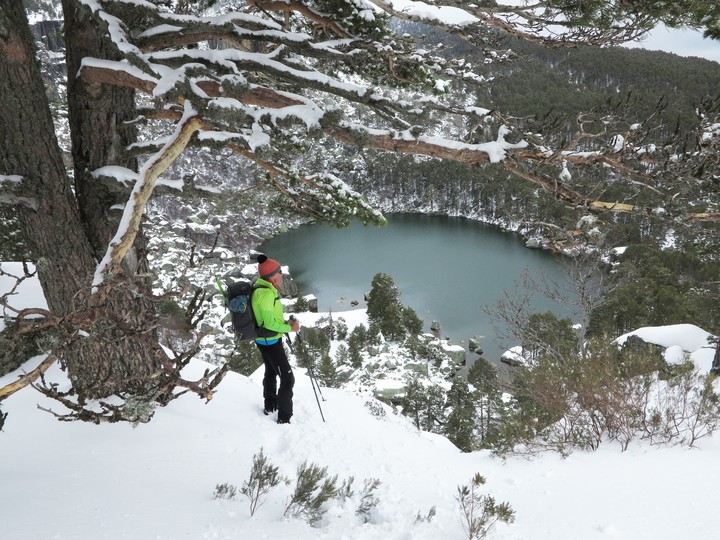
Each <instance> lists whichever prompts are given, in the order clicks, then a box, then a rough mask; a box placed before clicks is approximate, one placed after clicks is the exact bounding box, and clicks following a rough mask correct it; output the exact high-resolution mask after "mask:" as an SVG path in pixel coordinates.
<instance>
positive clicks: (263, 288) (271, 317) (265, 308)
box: [252, 278, 292, 341]
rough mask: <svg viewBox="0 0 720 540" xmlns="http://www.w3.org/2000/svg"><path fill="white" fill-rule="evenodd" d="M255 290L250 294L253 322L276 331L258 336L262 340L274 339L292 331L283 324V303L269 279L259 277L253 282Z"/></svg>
mask: <svg viewBox="0 0 720 540" xmlns="http://www.w3.org/2000/svg"><path fill="white" fill-rule="evenodd" d="M255 287H257V288H256V289H255V291H254V292H253V296H252V308H253V313H255V322H256V323H257V324H258V326H261V327H263V328H266V329H267V330H270V331H272V332H276V333H275V334H274V335H273V334H271V335H269V336H267V337H262V338H258V339H259V340H260V341H262V340H268V341H271V340H274V339H280V338H282V335H283V334H287V333H288V332H292V327H291V326H290V325H289V324H285V317H284V316H283V305H282V302H280V295H278V292H277V289H276V288H275V287H273V284H272V283H270V282H269V281H265V280H264V279H262V278H259V279H258V280H257V281H256V282H255Z"/></svg>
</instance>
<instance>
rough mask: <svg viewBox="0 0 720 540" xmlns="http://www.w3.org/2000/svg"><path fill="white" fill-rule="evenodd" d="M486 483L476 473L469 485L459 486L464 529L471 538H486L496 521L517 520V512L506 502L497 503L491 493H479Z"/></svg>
mask: <svg viewBox="0 0 720 540" xmlns="http://www.w3.org/2000/svg"><path fill="white" fill-rule="evenodd" d="M484 484H485V478H484V477H483V476H482V475H480V474H476V475H475V476H474V477H473V479H472V481H471V482H470V485H469V486H458V488H457V495H456V497H455V499H456V500H457V501H458V504H459V505H460V512H461V514H462V521H463V530H464V531H465V534H466V535H467V537H468V539H469V540H478V539H480V538H485V536H486V535H487V533H488V532H490V529H492V528H493V526H494V525H495V523H497V522H498V521H502V522H503V523H512V522H513V521H515V512H514V511H513V510H512V508H511V507H510V505H509V504H508V503H506V502H504V503H500V504H497V503H496V502H495V499H494V498H493V497H491V496H490V495H483V494H480V493H479V488H480V486H482V485H484Z"/></svg>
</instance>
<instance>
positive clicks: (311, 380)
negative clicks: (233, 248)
mask: <svg viewBox="0 0 720 540" xmlns="http://www.w3.org/2000/svg"><path fill="white" fill-rule="evenodd" d="M290 319H291V320H293V319H295V317H293V316H292V315H291V316H290ZM285 340H286V341H287V344H288V347H290V352H292V353H293V354H295V349H294V348H293V345H292V341H290V335H289V334H285ZM295 340H296V341H299V340H300V336H299V335H298V337H297V338H296V339H295ZM307 367H308V375H309V376H310V385H311V386H312V389H313V394H315V401H316V402H317V406H318V409H319V410H320V418H322V421H323V422H325V415H324V414H323V410H322V407H321V406H320V399H319V398H318V392H319V391H320V385H319V384H318V382H317V379H315V374H314V373H313V370H312V366H311V365H310V362H308V363H307ZM316 386H317V390H315V387H316ZM320 395H321V396H322V392H320ZM323 401H325V398H324V397H323Z"/></svg>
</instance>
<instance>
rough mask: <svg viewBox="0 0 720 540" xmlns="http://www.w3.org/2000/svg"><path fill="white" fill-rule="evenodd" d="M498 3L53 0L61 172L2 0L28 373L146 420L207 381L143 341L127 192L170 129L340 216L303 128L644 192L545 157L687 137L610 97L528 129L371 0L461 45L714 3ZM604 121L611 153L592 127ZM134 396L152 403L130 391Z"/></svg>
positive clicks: (561, 194)
mask: <svg viewBox="0 0 720 540" xmlns="http://www.w3.org/2000/svg"><path fill="white" fill-rule="evenodd" d="M516 4H518V3H517V2H508V3H507V4H505V3H503V2H499V3H498V2H478V3H471V2H454V1H453V2H450V1H448V2H443V1H439V2H434V3H433V4H431V5H427V4H424V3H422V4H421V3H415V2H410V1H405V0H392V1H391V0H373V1H370V0H314V1H313V0H288V1H282V2H278V1H275V0H247V1H246V2H233V3H227V4H226V3H224V2H212V1H204V0H203V1H198V2H187V1H172V0H171V1H169V2H164V1H163V2H160V1H146V0H104V1H103V0H99V1H96V0H63V1H62V6H63V12H64V19H65V28H66V32H65V36H66V41H67V42H66V47H67V64H68V68H69V69H68V100H69V113H70V127H71V137H72V151H73V167H74V170H73V174H72V175H69V174H68V173H67V172H66V170H65V168H64V166H63V161H62V155H61V151H60V148H59V146H58V143H57V141H56V139H55V136H54V128H53V124H52V119H51V116H50V111H49V107H48V102H47V98H46V96H45V93H44V90H43V83H42V80H41V78H40V74H39V70H38V66H37V63H36V62H35V61H34V59H35V58H36V51H35V47H34V44H33V40H32V37H31V35H30V32H29V30H28V24H27V18H26V14H25V13H24V11H23V9H22V6H21V3H20V2H3V3H2V4H0V103H2V106H3V111H4V112H3V122H2V123H1V124H0V140H2V141H3V142H2V144H1V145H0V202H4V203H10V204H14V205H17V209H18V220H19V223H20V226H21V228H22V230H23V233H24V236H25V240H26V241H27V242H28V249H29V250H31V252H32V253H33V254H34V258H35V260H36V263H37V269H38V275H39V278H40V281H41V283H42V286H43V289H44V292H45V295H46V297H47V300H48V310H44V311H43V312H42V315H44V318H43V319H41V322H37V321H30V320H28V319H27V316H28V315H29V312H23V311H19V312H18V313H17V319H18V322H19V324H18V325H17V326H16V328H17V330H16V332H17V334H16V338H17V340H20V339H21V338H22V336H23V335H25V334H28V333H30V332H37V331H47V330H48V329H53V330H54V333H53V336H55V337H54V338H53V339H52V340H51V342H50V345H49V347H48V349H49V351H50V356H49V358H53V359H58V360H60V361H61V363H62V365H63V366H65V367H66V368H67V370H68V372H69V375H70V380H71V382H72V386H73V388H72V389H70V391H68V392H61V391H59V390H58V389H54V388H47V387H43V386H42V385H40V386H39V388H41V389H42V390H43V391H45V392H46V393H48V394H49V395H52V396H53V397H55V398H56V399H58V400H59V401H61V402H62V403H63V404H64V405H65V406H66V407H68V408H69V409H70V410H71V413H69V414H68V415H67V416H66V415H61V416H62V417H63V418H65V419H78V418H80V419H88V420H93V421H116V420H131V421H146V420H147V419H149V417H150V416H151V408H152V406H154V405H155V404H164V403H167V402H168V401H169V400H171V399H174V398H175V397H177V396H178V395H179V394H181V393H184V392H185V391H194V392H196V393H198V394H199V395H201V396H202V397H205V398H206V399H209V398H210V397H212V390H213V388H214V387H215V385H216V384H218V383H219V382H220V380H221V379H222V376H223V374H224V371H223V370H217V371H216V372H213V373H206V374H205V376H204V377H203V378H202V379H201V380H200V381H186V380H184V379H182V377H181V376H180V370H181V369H182V367H183V366H184V365H185V364H186V363H187V361H188V359H189V358H190V357H191V356H192V354H194V351H195V349H196V347H197V343H198V342H199V339H200V337H201V336H198V341H197V342H196V343H195V345H193V346H191V347H190V348H188V349H187V350H184V351H179V352H176V353H168V352H167V351H166V350H165V349H163V348H162V347H161V346H160V343H159V341H158V339H157V333H156V332H157V316H156V314H155V310H154V303H155V302H156V301H157V300H158V298H156V297H153V295H152V294H151V291H150V288H149V280H148V275H147V261H146V257H145V254H144V247H145V238H144V234H143V229H142V220H143V210H144V207H145V204H146V203H147V201H148V199H149V198H150V197H151V196H152V194H153V190H154V186H155V184H156V182H157V180H158V178H159V177H160V176H161V175H162V174H163V172H164V171H165V170H167V168H168V167H169V166H170V165H171V164H172V162H173V161H174V160H175V159H176V158H177V156H178V155H179V154H180V153H181V152H182V151H183V149H184V148H186V147H187V146H188V145H201V146H207V147H210V148H216V149H229V150H231V151H232V152H234V153H236V154H237V155H238V156H241V157H243V158H245V159H246V160H248V161H250V162H252V163H254V164H255V165H256V166H257V167H258V168H259V169H260V170H262V171H264V173H265V176H264V179H263V180H262V182H261V183H262V187H266V188H269V189H273V190H276V191H277V192H278V193H279V194H280V195H281V197H282V198H284V200H285V201H286V204H287V205H288V206H290V207H291V208H292V209H294V210H295V211H297V212H301V213H304V214H306V215H309V216H310V217H312V218H314V219H318V220H327V221H331V222H335V223H341V224H342V223H347V222H348V221H349V220H350V219H352V218H357V219H360V220H362V221H365V222H375V223H382V222H383V221H384V218H383V217H382V215H381V214H380V213H379V212H377V211H376V210H375V209H373V208H372V207H371V206H370V205H369V204H368V203H367V202H366V201H365V200H364V198H363V197H362V196H361V195H360V194H358V193H357V192H355V191H353V190H352V189H351V188H350V187H349V186H348V185H347V184H346V183H345V182H344V181H343V180H342V179H341V178H339V177H338V176H337V175H335V174H333V173H332V172H331V171H327V170H319V171H310V170H305V169H304V168H302V167H301V166H299V163H301V162H299V161H298V156H299V155H300V154H302V153H303V151H307V150H308V148H309V145H308V141H310V140H312V139H316V140H318V141H323V140H328V139H330V140H334V141H338V142H339V143H342V144H345V145H349V146H351V147H356V148H369V149H376V150H383V151H389V152H396V153H408V154H416V155H424V156H431V157H436V158H447V159H454V160H458V161H462V162H465V163H469V164H474V165H483V164H488V163H501V164H503V165H504V166H505V167H506V168H507V169H508V170H509V171H511V172H512V173H514V174H516V175H518V176H519V177H520V178H523V179H525V180H527V181H530V182H532V183H534V184H536V185H538V186H539V187H540V188H541V189H544V190H546V191H548V192H550V193H553V194H554V195H555V196H556V197H558V198H559V199H561V200H564V201H567V202H568V203H569V204H571V205H573V206H575V207H578V208H581V209H583V211H587V212H607V211H635V212H637V211H640V212H644V213H645V212H648V211H651V210H649V209H647V208H636V207H635V206H632V205H629V204H621V203H619V202H618V201H609V202H607V201H597V200H595V199H594V198H593V197H592V196H590V195H587V194H583V193H580V192H578V191H576V190H575V189H574V188H573V186H572V185H569V184H565V183H563V182H562V181H561V180H559V179H558V178H557V172H556V171H557V168H558V166H559V165H560V164H561V163H567V165H568V166H569V167H570V168H572V167H581V166H589V165H593V166H601V167H610V168H614V169H615V170H617V171H618V172H619V174H621V175H623V176H624V177H626V178H628V179H629V180H631V181H635V182H637V181H639V180H637V178H636V177H638V178H641V179H642V178H645V177H648V176H650V175H652V174H653V173H654V171H658V170H659V171H661V172H665V171H668V170H670V169H669V167H663V166H662V162H661V161H659V160H660V159H662V160H663V161H664V162H665V163H672V164H675V163H678V162H681V161H683V158H684V157H685V156H687V155H693V156H696V155H697V153H696V152H695V148H680V147H675V146H672V145H668V146H666V147H663V148H661V149H659V150H658V149H656V148H655V149H653V148H650V147H648V146H647V145H645V144H644V142H645V141H644V139H643V138H642V135H643V134H646V132H645V131H644V130H642V129H637V128H635V127H632V128H631V126H630V125H628V123H627V122H623V121H622V119H621V118H620V119H618V118H615V117H611V116H607V117H597V118H595V120H594V122H592V123H588V124H587V125H586V124H583V126H582V128H583V129H582V131H581V135H580V136H579V137H578V138H577V139H575V140H572V141H554V140H545V139H543V137H542V136H541V135H540V134H538V133H536V132H534V131H529V130H528V129H527V124H526V123H524V122H522V121H520V120H518V119H513V118H512V117H510V116H504V115H501V114H499V113H498V112H495V111H490V110H487V109H485V108H483V107H482V106H481V105H482V104H478V103H475V101H474V98H473V97H472V96H473V93H472V92H471V91H469V90H470V89H471V88H472V86H473V85H477V84H485V81H484V80H483V79H482V77H480V76H479V75H478V74H477V73H475V72H474V70H473V65H472V63H471V62H466V61H464V60H463V59H452V60H448V59H445V58H443V57H442V56H441V55H439V54H438V51H437V50H436V49H437V47H436V46H434V45H430V44H419V43H416V42H414V40H413V39H412V38H411V37H410V36H407V35H398V34H396V33H395V32H393V30H392V28H391V25H390V20H391V17H395V18H397V19H404V20H412V21H422V22H424V23H429V24H435V25H437V26H439V27H441V28H443V29H445V30H447V31H449V32H452V33H454V34H456V35H458V36H461V37H463V38H464V39H467V40H468V41H469V42H470V43H473V44H475V45H481V46H482V50H483V51H485V54H486V59H487V61H488V62H490V61H500V60H502V59H503V58H506V57H507V56H508V55H507V53H506V52H505V51H501V50H498V49H493V48H492V45H491V44H492V43H493V42H494V38H496V37H498V36H502V35H507V34H510V35H514V36H517V37H520V38H522V39H526V40H531V41H536V42H541V43H545V44H548V45H568V44H570V45H574V44H594V45H606V44H613V43H619V42H622V41H626V40H629V39H633V38H636V37H638V36H640V35H642V34H643V33H644V32H646V31H647V30H648V29H650V28H652V27H653V26H655V25H656V24H657V23H658V22H661V21H662V22H666V23H668V24H671V25H690V26H694V27H699V28H703V29H705V30H706V32H707V34H708V35H709V36H712V37H719V36H718V34H719V33H720V31H719V29H718V21H719V20H720V8H718V6H717V4H716V3H714V2H707V1H699V0H687V1H685V2H673V3H672V4H670V3H665V2H663V3H638V2H627V1H625V0H616V1H611V2H607V1H604V0H603V1H601V0H592V1H588V2H582V3H577V2H574V1H570V0H541V1H539V2H535V3H525V2H523V3H521V5H516ZM230 9H235V11H230ZM598 125H599V126H601V127H600V129H599V130H595V131H592V130H591V127H593V126H594V127H597V126H598ZM710 125H711V126H712V125H715V124H714V123H712V122H710ZM478 128H481V129H478ZM159 133H164V135H159ZM139 135H142V136H139ZM620 136H621V137H622V138H623V140H624V144H623V148H622V150H621V151H620V152H618V151H617V149H616V147H615V146H613V145H612V144H610V142H609V141H611V140H613V138H615V140H618V139H617V137H620ZM717 136H718V135H717V131H713V132H711V137H713V138H717ZM701 143H702V144H704V145H705V146H706V147H707V146H708V141H707V140H705V139H702V140H701ZM313 148H322V144H320V145H318V146H314V147H313ZM658 152H659V153H660V154H661V156H660V157H656V156H655V154H656V153H658ZM648 163H651V164H652V166H648ZM543 166H549V167H551V170H552V171H554V172H553V173H550V174H549V173H545V172H543V169H542V167H543ZM570 177H571V178H572V175H570ZM128 183H130V184H132V185H133V186H134V187H133V188H132V189H128V188H127V187H126V184H128ZM652 189H656V190H657V188H652ZM663 193H664V194H666V195H667V196H668V198H669V197H670V195H672V194H674V193H675V192H674V191H673V190H672V189H667V190H666V191H663ZM117 208H122V212H118V210H117ZM687 218H688V219H691V220H717V219H718V214H717V213H715V212H714V211H711V212H704V213H702V214H697V215H688V216H687ZM98 261H100V262H99V264H98ZM176 293H177V291H176ZM2 302H3V304H4V305H6V304H7V303H6V302H5V300H2ZM9 308H11V306H9ZM36 312H37V311H36ZM38 376H39V374H38ZM177 388H180V389H182V390H181V391H180V392H177V391H176V389H177ZM13 391H14V390H13ZM113 394H118V395H120V396H121V397H122V398H125V401H124V403H125V404H126V405H128V406H127V407H126V406H125V405H111V404H109V403H105V402H103V404H102V405H101V407H100V409H99V410H98V409H95V410H93V411H90V410H89V409H88V408H86V407H85V404H86V400H87V399H90V398H102V397H106V396H109V395H113ZM4 395H7V392H4V393H0V399H2V397H3V396H4ZM138 401H140V402H142V403H144V404H146V405H148V408H149V409H150V412H147V411H145V412H141V413H139V412H137V411H139V410H140V409H142V407H139V408H138V407H137V406H136V405H137V402H138ZM131 402H132V403H133V407H130V406H129V404H130V403H131Z"/></svg>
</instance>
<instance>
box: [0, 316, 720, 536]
mask: <svg viewBox="0 0 720 540" xmlns="http://www.w3.org/2000/svg"><path fill="white" fill-rule="evenodd" d="M362 316H363V315H362V312H354V313H348V314H346V319H347V320H348V325H349V326H352V325H353V321H354V320H357V319H356V317H362ZM315 317H317V315H311V314H308V315H305V316H301V322H303V323H304V324H307V325H311V324H312V323H313V320H314V318H315ZM685 330H687V332H684V331H683V329H682V328H672V329H668V328H663V329H656V330H655V331H654V332H653V331H652V330H650V329H644V330H643V332H644V333H645V334H646V335H647V334H654V335H662V336H665V337H669V336H670V335H671V331H678V332H677V335H676V336H675V337H676V338H677V339H676V340H675V341H674V344H677V345H685V346H686V347H687V346H688V345H687V344H688V342H690V343H691V344H693V345H694V344H696V343H697V331H696V330H695V327H691V328H690V327H688V328H685ZM689 332H691V333H692V334H693V335H692V336H690V335H689ZM651 337H652V336H651ZM688 338H690V339H688ZM666 346H667V345H666ZM706 353H707V350H706V348H705V347H700V349H698V351H696V352H695V353H692V356H694V355H695V354H706ZM39 361H40V358H35V359H32V360H30V361H29V362H28V363H26V364H25V365H24V366H23V368H21V370H18V371H17V372H15V373H12V374H9V375H6V376H5V377H2V378H0V386H1V385H4V384H7V383H9V382H12V381H14V380H15V379H16V378H17V376H18V375H19V374H21V372H22V371H29V370H30V369H32V368H33V367H34V366H35V365H36V364H37V363H38V362H39ZM206 367H207V365H206V364H204V363H202V362H200V361H196V362H194V363H192V364H191V365H190V366H189V367H188V369H187V373H186V375H187V376H188V377H192V376H193V375H195V376H196V377H198V376H200V375H201V374H202V371H203V370H204V369H205V368H206ZM260 377H261V375H260V374H258V373H256V374H254V375H253V376H251V377H244V376H241V375H237V374H233V373H230V374H228V376H227V377H226V379H225V381H224V382H223V383H222V384H221V385H220V387H219V389H218V392H217V393H216V395H215V397H214V398H213V399H212V400H211V401H210V402H208V403H205V402H204V401H203V400H200V399H198V398H196V397H190V396H184V397H182V398H180V399H178V400H176V401H174V402H172V403H171V404H170V405H169V406H168V407H166V408H163V409H159V410H158V411H157V413H156V416H155V418H154V419H153V420H152V421H151V422H150V423H149V424H144V425H139V426H138V427H136V428H133V427H132V426H130V425H126V424H109V425H99V426H98V425H92V424H86V423H79V422H76V423H63V422H58V421H57V420H56V419H55V418H54V417H53V416H52V415H50V414H49V413H47V412H44V411H42V410H40V409H39V408H38V405H40V406H41V407H46V408H52V409H53V410H56V411H58V412H61V409H60V408H59V407H60V406H59V405H58V404H56V403H52V402H50V401H48V400H47V399H46V398H44V397H43V396H42V395H40V394H39V393H37V392H35V391H34V390H32V389H25V390H23V391H21V392H19V393H17V394H15V395H13V396H11V397H10V398H8V399H7V400H5V401H3V402H2V410H3V412H6V413H8V418H7V421H6V423H5V427H4V430H3V432H2V433H0V477H1V478H2V482H0V509H1V510H0V522H1V530H2V533H1V534H0V538H2V539H3V540H50V539H58V540H59V539H71V540H85V539H87V540H103V539H108V540H120V539H129V540H161V539H167V540H177V539H180V538H192V539H202V538H208V539H240V538H242V539H253V540H254V539H261V538H273V539H277V538H293V539H294V540H305V539H311V538H312V539H315V538H326V539H333V540H335V539H348V540H350V539H353V540H355V539H357V540H365V539H367V540H370V539H383V540H410V539H413V540H414V539H432V540H438V539H454V538H458V539H462V538H467V536H466V535H465V533H464V532H463V528H462V525H461V515H460V511H459V507H458V504H457V501H456V500H455V495H456V492H457V486H458V485H463V484H469V482H470V479H471V478H472V476H473V475H474V474H475V473H480V474H482V475H483V476H485V477H486V478H487V484H486V485H485V486H483V492H485V493H487V494H490V495H492V496H493V497H495V498H496V500H497V501H498V502H500V501H506V502H508V503H509V504H510V505H511V506H512V508H513V510H514V511H515V513H516V520H515V522H514V523H513V524H510V525H505V524H499V525H498V526H497V527H496V528H495V529H493V530H492V531H491V533H490V534H489V536H488V538H492V539H495V540H528V539H532V540H593V539H608V540H610V539H613V540H614V539H628V540H643V539H648V540H676V539H678V538H692V539H694V540H711V539H715V538H717V537H718V534H717V524H716V520H715V515H714V512H713V511H712V502H713V500H714V497H715V494H716V492H717V487H718V485H720V468H719V467H717V462H718V460H719V459H720V437H718V436H715V437H713V438H707V439H703V440H701V441H700V442H699V448H696V449H687V448H684V447H682V448H681V447H654V446H653V447H651V446H649V445H646V444H644V443H642V442H637V443H634V444H633V445H632V446H631V447H630V449H629V450H628V451H626V452H621V451H620V450H619V448H618V446H617V445H610V444H608V445H605V446H602V447H601V448H600V450H598V451H596V452H592V453H586V452H575V453H573V454H571V455H570V456H569V457H567V458H562V457H560V456H558V455H557V454H550V453H548V454H544V455H540V456H537V457H533V458H529V459H528V458H520V457H512V458H509V459H507V460H501V459H498V458H495V457H492V456H491V455H490V454H489V453H488V452H475V453H470V454H463V453H460V452H459V451H458V450H457V449H456V448H455V447H454V446H453V445H452V444H450V443H449V442H448V441H447V440H446V439H445V438H443V437H441V436H438V435H433V434H427V433H422V432H419V431H417V430H416V429H415V428H414V427H413V426H412V425H411V424H410V422H409V421H408V420H407V419H405V418H403V417H400V416H397V415H396V414H394V413H393V412H391V411H390V410H389V409H388V408H386V407H384V408H383V410H384V411H385V414H384V415H380V416H378V413H377V410H378V406H379V404H378V402H376V401H371V398H370V397H369V396H367V395H362V394H357V393H356V394H353V393H349V392H346V391H341V390H333V389H329V388H324V389H323V395H324V398H325V400H324V401H321V406H322V410H323V413H324V416H325V419H326V422H323V421H322V419H321V416H320V412H319V409H318V404H317V403H316V400H315V396H314V394H313V391H312V387H311V385H310V380H309V379H308V378H307V377H306V376H305V375H304V373H303V370H301V369H296V377H297V383H296V392H295V416H294V417H293V423H292V424H290V425H277V424H276V423H275V422H274V421H273V418H272V417H266V416H264V415H263V414H262V411H261V403H262V399H261V394H262V387H261V384H260ZM48 379H49V380H50V381H57V382H58V383H59V384H60V385H61V387H66V386H67V381H66V379H65V377H64V375H63V374H62V373H61V372H60V371H59V369H58V368H57V367H53V368H51V370H50V372H49V373H48ZM368 403H372V404H373V406H372V407H370V406H368ZM373 411H374V414H373ZM261 448H262V449H263V452H264V454H265V456H266V457H267V458H268V460H269V462H270V463H272V464H274V465H276V466H278V467H279V468H280V472H281V474H283V475H284V476H286V477H288V478H289V479H291V481H292V482H291V484H290V485H285V484H281V485H279V486H277V487H276V488H274V489H273V490H271V491H270V493H269V494H268V496H267V497H266V499H265V502H264V504H263V505H262V506H261V507H260V508H259V509H258V511H257V512H256V514H255V515H254V516H252V517H251V516H250V511H249V503H248V500H247V499H246V498H245V497H244V496H242V495H240V494H238V495H237V497H236V498H235V499H234V500H218V499H215V498H214V496H213V495H214V491H215V487H216V486H217V485H218V484H223V483H228V484H232V485H235V486H237V487H238V488H240V487H241V486H242V484H243V482H244V481H246V480H247V479H248V477H249V474H250V467H251V465H252V462H253V456H254V455H255V454H257V453H258V452H259V451H260V449H261ZM305 461H307V462H308V463H315V464H317V465H320V466H322V467H327V469H328V473H329V474H331V475H336V474H337V475H338V479H339V481H342V480H344V479H347V478H348V477H350V476H352V477H354V479H355V482H354V487H355V491H356V495H355V496H354V497H352V498H350V499H347V500H345V501H340V500H334V501H333V502H332V503H331V504H330V505H329V506H328V508H327V512H326V514H325V516H324V518H323V519H322V520H321V521H320V522H319V523H317V524H316V525H315V526H314V527H313V526H310V525H309V524H307V523H306V522H305V521H302V520H301V519H297V518H286V517H284V515H283V513H284V509H285V506H286V504H287V501H288V498H289V496H290V494H291V492H292V490H293V488H294V484H295V479H296V476H297V475H296V471H297V467H298V466H299V465H300V464H302V463H303V462H305ZM371 478H375V479H378V480H379V481H380V482H381V484H380V486H379V488H378V489H377V490H376V496H377V498H378V500H379V503H378V504H377V506H376V507H375V509H374V510H373V511H372V513H371V516H370V517H371V519H370V521H369V522H368V523H364V522H363V520H362V519H360V518H359V517H358V516H357V515H356V514H355V510H356V508H357V505H358V503H359V500H358V497H359V496H358V494H357V493H359V492H360V491H361V489H362V485H363V482H364V480H365V479H371ZM433 507H434V508H435V509H436V515H435V516H434V517H433V518H432V519H431V520H430V521H429V522H428V521H423V520H417V516H418V515H421V516H427V515H428V512H429V511H430V509H431V508H433Z"/></svg>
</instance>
